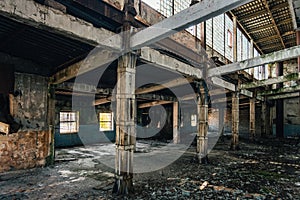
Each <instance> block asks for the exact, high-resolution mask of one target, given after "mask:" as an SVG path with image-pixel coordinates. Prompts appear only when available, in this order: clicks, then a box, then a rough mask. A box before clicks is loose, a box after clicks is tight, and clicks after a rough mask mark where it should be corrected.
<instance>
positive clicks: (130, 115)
mask: <svg viewBox="0 0 300 200" xmlns="http://www.w3.org/2000/svg"><path fill="white" fill-rule="evenodd" d="M118 62H119V63H118V82H117V93H116V118H115V119H116V160H115V179H116V182H115V185H114V188H113V193H115V194H118V195H125V194H129V193H131V192H132V191H133V182H132V178H133V152H134V149H135V144H136V126H135V124H136V99H135V74H136V56H135V55H134V54H132V53H127V54H125V55H123V56H121V57H120V58H119V61H118Z"/></svg>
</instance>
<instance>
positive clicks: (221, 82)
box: [211, 77, 236, 91]
mask: <svg viewBox="0 0 300 200" xmlns="http://www.w3.org/2000/svg"><path fill="white" fill-rule="evenodd" d="M211 82H212V84H213V85H217V86H220V87H222V88H225V89H227V90H229V91H236V86H235V84H233V83H230V82H227V81H225V80H223V79H221V78H218V77H212V78H211Z"/></svg>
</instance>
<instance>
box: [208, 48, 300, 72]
mask: <svg viewBox="0 0 300 200" xmlns="http://www.w3.org/2000/svg"><path fill="white" fill-rule="evenodd" d="M298 56H300V46H295V47H291V48H288V49H284V50H280V51H277V52H274V53H270V54H266V55H262V56H259V57H255V58H252V59H248V60H244V61H240V62H236V63H232V64H228V65H224V66H220V67H218V68H211V69H208V72H207V76H208V77H212V76H220V75H224V74H229V73H233V72H236V71H239V70H245V69H250V68H253V67H257V66H260V65H264V64H269V63H274V62H279V61H284V60H289V59H293V58H297V57H298Z"/></svg>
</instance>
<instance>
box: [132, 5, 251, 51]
mask: <svg viewBox="0 0 300 200" xmlns="http://www.w3.org/2000/svg"><path fill="white" fill-rule="evenodd" d="M249 2H251V0H231V1H223V0H215V1H210V0H203V1H201V2H199V3H197V4H195V5H193V6H191V7H188V8H187V9H185V10H183V11H181V12H179V13H177V14H175V15H173V16H171V17H169V18H167V19H165V20H163V21H161V22H159V23H157V24H155V25H153V26H151V27H148V28H146V29H144V30H142V31H140V32H138V33H136V34H135V35H133V36H132V38H131V48H132V49H139V48H141V47H144V46H147V45H150V44H153V43H155V42H158V41H160V40H162V39H164V38H167V37H168V36H170V35H172V34H174V33H176V32H177V31H181V30H184V29H186V28H188V27H190V26H192V25H196V24H199V23H201V22H204V21H206V20H208V19H210V18H212V17H215V16H218V15H220V14H223V13H225V12H227V11H229V10H232V9H234V8H236V7H238V6H241V5H244V4H246V3H249ZM174 30H176V31H174Z"/></svg>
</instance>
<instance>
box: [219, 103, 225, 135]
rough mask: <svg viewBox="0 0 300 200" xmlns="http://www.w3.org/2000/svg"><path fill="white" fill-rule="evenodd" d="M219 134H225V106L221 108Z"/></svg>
mask: <svg viewBox="0 0 300 200" xmlns="http://www.w3.org/2000/svg"><path fill="white" fill-rule="evenodd" d="M219 135H220V136H223V135H224V108H222V107H220V108H219Z"/></svg>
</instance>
